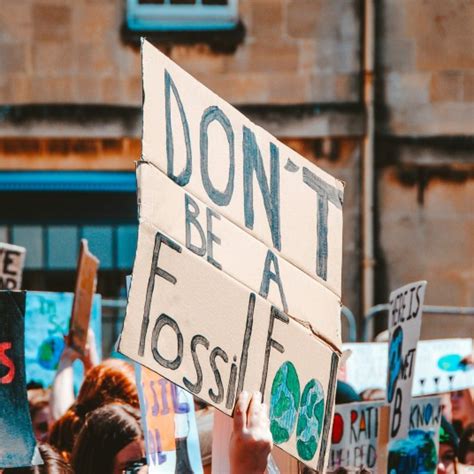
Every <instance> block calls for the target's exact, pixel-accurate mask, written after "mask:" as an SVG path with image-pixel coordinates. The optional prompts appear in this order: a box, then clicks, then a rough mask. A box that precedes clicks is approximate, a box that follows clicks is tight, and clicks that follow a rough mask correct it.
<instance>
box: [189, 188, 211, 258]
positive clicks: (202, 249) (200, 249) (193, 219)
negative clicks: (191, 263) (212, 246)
mask: <svg viewBox="0 0 474 474" xmlns="http://www.w3.org/2000/svg"><path fill="white" fill-rule="evenodd" d="M184 210H185V223H186V248H187V249H189V250H191V252H193V253H195V254H196V255H199V256H201V257H203V256H204V255H205V254H206V236H205V235H204V231H203V230H202V227H201V224H199V221H198V219H197V217H198V216H199V206H198V205H197V202H196V201H195V200H194V199H193V198H192V197H191V196H189V194H185V195H184ZM191 225H193V226H194V227H195V228H196V229H197V231H198V232H199V237H200V239H201V243H200V245H199V246H196V245H194V244H193V243H191Z"/></svg>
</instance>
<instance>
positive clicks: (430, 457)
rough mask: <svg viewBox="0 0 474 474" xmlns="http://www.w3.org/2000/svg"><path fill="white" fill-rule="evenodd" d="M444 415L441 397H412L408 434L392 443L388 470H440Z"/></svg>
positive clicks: (422, 473) (413, 473)
mask: <svg viewBox="0 0 474 474" xmlns="http://www.w3.org/2000/svg"><path fill="white" fill-rule="evenodd" d="M441 415H442V407H441V399H440V398H439V397H423V398H417V399H413V400H412V402H411V406H410V417H409V431H408V436H407V437H406V438H404V439H397V440H394V441H392V442H391V443H390V445H389V448H388V466H387V471H386V472H389V473H391V474H403V473H405V472H410V474H428V473H432V474H435V473H436V472H437V466H438V448H439V427H440V424H441Z"/></svg>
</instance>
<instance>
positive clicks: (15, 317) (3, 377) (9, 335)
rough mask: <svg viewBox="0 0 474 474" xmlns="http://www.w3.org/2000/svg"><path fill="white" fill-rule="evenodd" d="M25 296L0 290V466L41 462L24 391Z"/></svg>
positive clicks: (18, 292) (21, 465) (29, 464)
mask: <svg viewBox="0 0 474 474" xmlns="http://www.w3.org/2000/svg"><path fill="white" fill-rule="evenodd" d="M25 296H26V293H25V292H20V291H15V292H12V291H0V468H8V467H23V466H33V465H36V464H42V460H41V456H40V455H39V453H38V452H37V448H36V440H35V438H34V435H33V427H32V424H31V418H30V410H29V407H28V398H27V395H26V377H25V355H24V342H25V341H24V330H25Z"/></svg>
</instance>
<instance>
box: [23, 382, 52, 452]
mask: <svg viewBox="0 0 474 474" xmlns="http://www.w3.org/2000/svg"><path fill="white" fill-rule="evenodd" d="M49 395H50V393H49V390H44V389H42V388H35V389H31V390H28V404H29V407H30V416H31V422H32V424H33V432H34V434H35V438H36V440H37V441H38V442H40V443H44V442H45V441H47V439H48V433H49V428H50V425H51V410H50V408H49Z"/></svg>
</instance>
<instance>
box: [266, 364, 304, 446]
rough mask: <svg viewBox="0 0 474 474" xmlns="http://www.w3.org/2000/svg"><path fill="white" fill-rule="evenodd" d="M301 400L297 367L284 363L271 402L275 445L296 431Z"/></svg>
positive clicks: (273, 387) (277, 374)
mask: <svg viewBox="0 0 474 474" xmlns="http://www.w3.org/2000/svg"><path fill="white" fill-rule="evenodd" d="M299 400H300V382H299V380H298V374H297V373H296V369H295V366H294V365H293V364H292V363H291V362H284V363H283V364H282V365H281V367H280V368H279V369H278V371H277V373H276V374H275V378H274V379H273V384H272V391H271V401H270V431H271V433H272V436H273V441H274V443H275V444H281V443H284V442H285V441H288V440H289V439H290V436H291V434H292V433H293V430H294V429H295V424H296V416H297V414H298V407H299Z"/></svg>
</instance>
